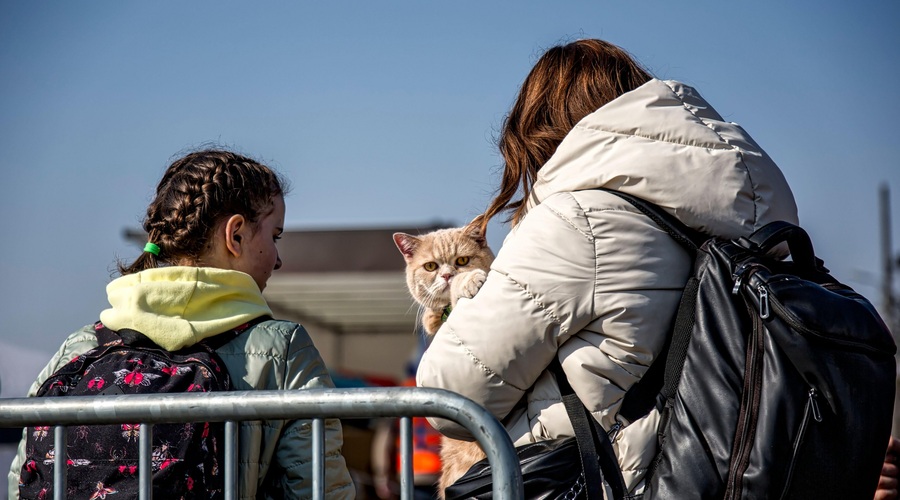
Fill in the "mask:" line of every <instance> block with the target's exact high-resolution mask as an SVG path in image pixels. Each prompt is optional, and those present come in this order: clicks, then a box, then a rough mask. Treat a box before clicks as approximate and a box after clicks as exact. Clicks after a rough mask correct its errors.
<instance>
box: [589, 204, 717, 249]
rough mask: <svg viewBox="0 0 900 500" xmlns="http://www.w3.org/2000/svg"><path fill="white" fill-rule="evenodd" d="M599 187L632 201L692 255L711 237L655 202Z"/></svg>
mask: <svg viewBox="0 0 900 500" xmlns="http://www.w3.org/2000/svg"><path fill="white" fill-rule="evenodd" d="M598 189H599V190H600V191H606V192H607V193H610V194H614V195H616V196H618V197H619V198H622V199H623V200H625V201H627V202H628V203H631V205H632V206H634V208H636V209H638V210H640V211H641V213H643V214H644V215H646V216H647V217H649V218H650V219H651V220H652V221H653V222H655V223H656V224H657V225H658V226H659V227H660V228H662V229H663V230H664V231H665V232H667V233H669V235H670V236H672V238H673V239H674V240H675V241H677V242H678V243H680V244H681V246H683V247H684V248H685V249H686V250H687V251H688V252H689V253H690V254H691V255H695V254H696V253H697V250H699V249H700V246H701V245H703V242H704V241H706V240H707V239H709V237H708V236H706V235H704V234H703V233H701V232H700V231H697V230H696V229H692V228H690V227H688V226H686V225H685V224H684V223H683V222H681V221H680V220H678V219H676V218H675V217H674V216H673V215H672V214H670V213H669V212H666V211H665V210H663V209H662V208H661V207H660V206H659V205H656V204H655V203H651V202H649V201H647V200H644V199H643V198H638V197H637V196H633V195H630V194H628V193H623V192H621V191H615V190H612V189H606V188H598Z"/></svg>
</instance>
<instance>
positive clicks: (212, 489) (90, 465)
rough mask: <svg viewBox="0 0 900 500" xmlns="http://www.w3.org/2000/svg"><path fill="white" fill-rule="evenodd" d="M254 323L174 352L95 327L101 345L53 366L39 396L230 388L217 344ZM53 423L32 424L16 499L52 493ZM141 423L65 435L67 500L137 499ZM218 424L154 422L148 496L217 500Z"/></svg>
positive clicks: (220, 483) (133, 334)
mask: <svg viewBox="0 0 900 500" xmlns="http://www.w3.org/2000/svg"><path fill="white" fill-rule="evenodd" d="M262 319H263V318H260V319H258V320H255V321H254V322H251V323H247V324H245V325H242V326H241V327H238V328H237V329H235V330H232V331H229V332H227V333H223V334H221V335H217V336H216V337H213V338H210V339H206V340H204V341H203V342H200V343H198V344H196V345H194V346H191V347H187V348H184V349H181V350H179V351H175V352H168V351H165V350H164V349H162V348H160V347H158V346H157V345H156V344H154V343H153V342H152V341H151V340H150V339H148V338H147V337H146V336H144V335H143V334H141V333H140V332H137V331H134V330H126V329H123V330H119V331H118V332H113V331H112V330H109V329H108V328H106V327H104V326H103V324H102V323H100V322H97V323H96V324H95V327H94V328H95V331H96V334H97V340H98V343H99V344H100V345H99V346H98V347H96V348H94V349H92V350H90V351H88V352H86V353H84V354H82V355H81V356H78V357H76V358H75V359H73V360H72V361H71V362H69V363H68V364H66V365H65V366H63V367H62V368H60V369H59V370H57V371H56V372H55V373H54V374H53V375H51V376H50V377H49V378H48V379H47V380H46V381H45V382H44V383H43V384H42V385H41V387H40V389H39V390H38V392H37V395H36V396H37V397H63V396H98V395H118V394H143V393H175V392H194V391H203V392H208V391H228V390H231V389H232V385H231V379H230V377H229V376H228V372H227V370H226V369H225V365H224V364H223V363H222V360H221V359H220V358H219V356H218V354H216V352H215V349H216V348H217V347H220V346H222V345H224V344H225V343H226V342H228V341H230V340H231V339H233V338H234V337H235V336H237V335H238V334H239V333H240V332H242V331H244V330H246V329H247V328H249V326H251V324H253V323H256V322H258V321H261V320H262ZM51 431H52V427H46V426H37V427H29V428H28V429H27V434H26V457H25V462H24V464H23V466H22V469H21V472H20V475H19V497H20V498H22V499H31V498H52V496H53V467H54V465H55V463H54V456H55V453H56V450H54V439H53V433H52V432H51ZM139 434H140V426H139V424H138V423H137V422H135V423H133V424H120V425H91V426H87V425H82V426H77V427H69V429H68V432H67V447H66V454H67V457H68V459H67V464H68V467H67V479H68V484H67V485H66V488H67V490H66V494H65V497H66V498H73V499H90V498H106V496H107V495H112V494H115V495H114V496H113V497H111V498H137V497H138V489H139V483H138V462H139V455H138V446H139ZM224 435H225V427H224V423H222V422H213V423H209V422H196V423H186V424H158V425H154V426H153V440H152V459H151V461H152V467H153V495H154V496H155V497H156V498H187V499H200V498H220V497H222V496H223V493H224V490H223V487H224V451H225V450H224V447H225V445H224Z"/></svg>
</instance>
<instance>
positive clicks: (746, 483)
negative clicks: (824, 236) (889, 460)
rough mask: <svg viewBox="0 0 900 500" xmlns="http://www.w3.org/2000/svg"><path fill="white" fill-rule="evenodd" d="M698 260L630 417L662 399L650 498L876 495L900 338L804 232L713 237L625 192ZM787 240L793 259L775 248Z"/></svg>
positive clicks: (631, 394)
mask: <svg viewBox="0 0 900 500" xmlns="http://www.w3.org/2000/svg"><path fill="white" fill-rule="evenodd" d="M614 193H615V194H617V195H619V196H621V197H623V198H625V199H626V200H627V201H629V202H630V203H632V204H633V205H634V206H636V207H637V208H638V209H639V210H641V211H642V212H644V213H645V214H647V215H648V216H650V218H651V219H653V220H654V221H656V222H657V224H659V225H660V227H662V228H663V229H664V230H665V231H667V232H668V233H669V234H671V235H672V236H673V237H674V238H675V239H677V240H678V241H679V242H680V243H682V244H683V245H684V246H685V248H687V249H688V250H689V251H690V252H692V253H693V254H695V255H696V259H695V262H694V270H693V273H692V276H691V278H690V280H689V282H688V284H687V286H686V288H685V291H684V295H683V297H682V301H681V304H680V307H679V310H678V313H677V317H676V320H675V326H674V329H673V330H674V333H673V335H672V336H671V338H670V346H669V347H668V349H667V352H666V351H664V353H663V354H664V355H662V356H660V359H658V360H657V361H654V363H653V364H652V365H651V367H650V369H649V370H648V372H647V373H646V374H645V375H644V377H642V378H641V380H640V381H639V382H638V383H637V384H635V386H634V387H633V388H632V389H631V390H629V391H628V393H627V394H626V396H625V400H624V401H623V405H622V408H621V410H620V413H619V415H620V417H622V418H624V419H625V420H626V421H628V422H633V421H635V420H637V419H638V418H640V417H642V416H644V415H646V414H647V412H649V411H650V409H651V408H652V407H653V406H654V405H657V406H658V407H661V408H662V421H661V424H660V427H659V445H660V446H659V454H658V456H657V457H656V459H655V461H654V462H653V465H652V467H651V470H650V471H649V472H648V476H649V480H648V489H647V491H646V493H645V495H644V498H645V499H650V498H659V499H670V498H703V499H706V498H710V499H712V498H715V499H721V498H725V499H738V498H772V499H779V498H788V499H804V498H810V499H813V498H815V499H820V498H841V499H865V500H870V499H871V498H873V496H874V492H875V489H876V486H877V483H878V477H879V474H880V471H881V466H882V463H883V462H884V458H885V450H886V447H887V443H888V438H889V435H890V431H891V420H892V413H893V401H894V391H895V377H896V366H895V360H894V353H895V352H896V346H895V344H894V340H893V338H892V336H891V333H890V331H889V330H888V329H887V327H886V326H885V324H884V322H883V321H882V320H881V318H880V317H879V316H878V314H877V312H876V311H875V308H874V307H873V306H872V305H871V304H870V303H869V302H868V301H867V300H866V299H865V298H863V297H862V296H861V295H859V294H857V293H856V292H854V291H853V290H852V289H851V288H850V287H848V286H846V285H843V284H841V283H839V282H838V281H837V280H835V279H834V278H833V277H832V276H831V275H829V274H828V270H827V269H825V267H824V265H823V262H822V261H821V260H819V259H817V258H816V257H815V254H814V252H813V247H812V243H811V242H810V239H809V237H808V235H807V234H806V232H804V231H803V230H802V229H801V228H800V227H797V226H795V225H793V224H789V223H786V222H775V223H771V224H768V225H766V226H765V227H763V228H761V229H759V230H758V231H756V232H755V233H754V234H752V235H751V236H750V237H748V238H740V239H738V240H735V241H726V240H721V239H705V238H703V237H702V236H701V235H699V234H697V233H695V232H694V231H692V230H691V229H689V228H687V227H686V226H684V225H683V224H681V223H680V222H679V221H678V220H676V219H675V218H674V217H672V216H670V215H669V214H668V213H667V212H665V211H663V210H661V209H660V208H659V207H656V206H655V205H652V204H650V203H648V202H645V201H643V200H640V199H637V198H634V197H631V196H628V195H625V194H623V193H618V192H614ZM785 242H786V243H787V246H788V248H789V250H790V255H791V260H790V261H780V260H777V259H774V258H771V257H769V256H768V255H767V254H768V252H769V251H770V250H771V249H773V248H774V247H775V246H776V245H780V244H782V243H785Z"/></svg>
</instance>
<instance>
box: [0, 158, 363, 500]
mask: <svg viewBox="0 0 900 500" xmlns="http://www.w3.org/2000/svg"><path fill="white" fill-rule="evenodd" d="M286 190H287V186H286V183H285V181H284V180H283V179H282V178H281V177H280V176H279V175H278V174H277V173H275V172H274V171H273V170H272V169H270V168H269V167H267V166H265V165H262V164H260V163H258V162H256V161H253V160H251V159H249V158H246V157H244V156H241V155H238V154H235V153H233V152H229V151H224V150H203V151H197V152H193V153H190V154H187V155H186V156H183V157H182V158H179V159H178V160H176V161H175V162H173V163H172V164H171V165H170V166H169V167H168V169H167V170H166V172H165V174H164V175H163V177H162V179H161V180H160V182H159V185H158V186H157V188H156V196H155V198H154V200H153V201H152V203H150V206H149V207H148V209H147V216H146V218H145V220H144V223H143V227H144V230H145V231H146V232H147V234H148V239H149V242H148V243H147V245H146V246H145V247H144V252H143V253H141V255H140V256H139V257H137V259H135V260H134V262H132V263H130V264H125V263H121V262H120V263H119V266H118V267H119V272H120V273H121V275H122V276H121V277H119V278H117V279H115V280H113V281H112V282H111V283H109V285H108V286H107V294H108V299H109V303H110V305H111V307H110V308H109V309H106V310H104V311H102V312H101V313H100V322H101V323H102V324H103V325H104V326H106V327H107V328H109V329H111V330H115V331H117V330H121V329H131V330H136V331H138V332H141V333H143V334H144V335H146V336H147V337H148V338H149V339H150V340H152V341H153V342H154V343H155V344H157V345H158V346H160V347H162V348H163V349H165V350H167V351H176V350H179V349H181V348H184V347H187V346H191V345H195V344H197V343H198V342H200V341H201V340H204V339H207V338H211V337H214V336H216V335H218V334H220V333H223V332H228V331H230V330H233V329H241V328H244V326H245V325H247V324H248V323H249V324H250V326H249V327H246V328H245V329H243V330H242V331H241V333H240V334H239V335H237V336H236V337H234V338H233V339H231V340H230V341H228V342H227V343H225V344H224V345H222V346H220V347H218V348H217V349H216V353H217V354H218V355H219V357H220V358H221V359H222V361H223V362H224V364H225V366H226V368H227V370H228V373H229V375H230V378H231V381H232V384H233V386H234V389H235V390H239V391H241V390H266V389H308V388H329V387H334V384H333V382H332V380H331V378H330V376H329V374H328V371H327V369H326V367H325V364H324V363H323V361H322V359H321V357H320V356H319V352H318V351H317V350H316V348H315V346H314V345H313V343H312V340H311V339H310V337H309V335H308V334H307V332H306V330H305V329H304V328H303V327H302V326H300V325H298V324H296V323H292V322H289V321H278V320H273V319H270V318H271V316H272V311H271V310H270V309H269V306H268V304H267V303H266V300H265V299H264V298H263V296H262V291H263V289H264V288H265V287H266V282H267V281H268V279H269V277H270V276H271V274H272V272H273V271H274V270H276V269H278V268H280V267H281V259H280V257H279V255H278V248H277V246H276V242H277V240H278V239H279V238H280V236H281V233H282V231H283V228H284V214H285V205H284V194H285V192H286ZM97 344H98V342H97V336H96V335H95V325H93V324H92V325H88V326H86V327H84V328H82V329H81V330H79V331H77V332H75V333H74V334H72V335H70V336H69V337H68V338H67V339H66V340H65V342H64V343H63V345H62V346H61V347H60V349H59V351H58V352H57V353H56V355H55V356H54V357H53V358H52V359H51V360H50V363H49V364H48V365H47V367H45V368H44V370H43V371H42V372H41V373H40V375H39V376H38V380H37V381H36V382H35V384H33V385H32V388H31V390H30V391H29V396H33V395H34V394H35V393H36V391H37V389H38V388H39V387H40V386H41V384H42V383H43V381H44V380H46V379H47V378H48V377H49V376H50V375H51V374H53V373H54V372H56V370H57V369H59V368H60V367H62V366H64V365H65V364H67V363H68V362H69V361H71V360H72V359H73V358H75V357H77V356H79V355H81V354H83V353H85V352H87V351H88V350H90V349H92V348H94V347H96V346H97ZM309 427H310V426H309V424H308V422H303V421H280V420H279V421H254V422H242V423H241V425H240V434H239V439H238V442H239V451H238V453H239V460H238V463H239V470H238V487H239V491H238V492H237V494H238V498H242V499H244V498H301V497H302V498H308V497H310V496H311V494H312V493H311V492H312V477H313V471H312V461H311V460H310V450H311V447H312V433H311V432H309ZM342 440H343V437H342V432H341V426H340V422H339V421H338V420H337V419H328V420H326V421H325V494H326V496H327V497H328V498H354V497H355V488H354V485H353V482H352V481H351V479H350V474H349V472H348V470H347V467H346V464H345V462H344V458H343V457H342V456H341V445H342ZM24 441H25V440H24V439H23V443H24ZM24 456H25V450H24V444H20V446H19V453H18V456H17V457H16V460H14V461H13V464H12V467H11V469H10V474H9V496H10V498H18V497H19V491H18V487H17V482H18V476H19V471H20V470H21V467H22V464H23V457H24Z"/></svg>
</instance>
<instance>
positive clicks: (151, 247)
mask: <svg viewBox="0 0 900 500" xmlns="http://www.w3.org/2000/svg"><path fill="white" fill-rule="evenodd" d="M144 251H145V252H150V253H152V254H153V255H155V256H157V257H159V246H158V245H156V244H155V243H150V242H149V241H148V242H147V244H146V245H144Z"/></svg>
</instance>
